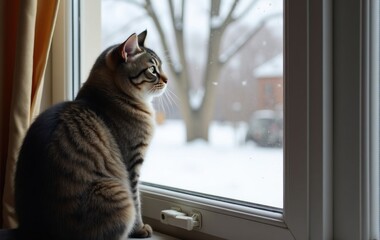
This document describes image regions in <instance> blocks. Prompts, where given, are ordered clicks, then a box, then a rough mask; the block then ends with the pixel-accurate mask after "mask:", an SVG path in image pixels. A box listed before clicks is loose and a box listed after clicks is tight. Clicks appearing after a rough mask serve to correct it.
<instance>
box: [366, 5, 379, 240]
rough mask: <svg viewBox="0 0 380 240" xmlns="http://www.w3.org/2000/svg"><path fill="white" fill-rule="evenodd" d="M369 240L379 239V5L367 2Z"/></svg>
mask: <svg viewBox="0 0 380 240" xmlns="http://www.w3.org/2000/svg"><path fill="white" fill-rule="evenodd" d="M369 7H370V13H369V16H370V18H369V19H370V20H369V23H370V24H369V51H368V52H369V56H368V57H369V82H370V83H369V85H370V96H371V97H370V142H371V143H370V158H371V163H370V164H371V165H370V169H371V188H372V189H371V191H370V194H371V233H370V234H371V236H370V237H371V239H379V237H380V208H379V206H380V203H379V201H380V182H379V181H380V138H379V136H380V117H379V116H380V114H379V113H380V3H379V1H378V0H374V1H369Z"/></svg>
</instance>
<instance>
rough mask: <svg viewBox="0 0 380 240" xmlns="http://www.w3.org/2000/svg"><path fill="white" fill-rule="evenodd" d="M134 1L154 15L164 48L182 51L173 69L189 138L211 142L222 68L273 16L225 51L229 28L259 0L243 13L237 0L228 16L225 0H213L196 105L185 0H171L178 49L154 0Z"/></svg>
mask: <svg viewBox="0 0 380 240" xmlns="http://www.w3.org/2000/svg"><path fill="white" fill-rule="evenodd" d="M130 2H132V3H134V4H137V5H140V6H141V7H142V8H144V9H145V10H146V12H147V14H148V15H149V16H150V17H151V19H152V20H153V22H154V24H155V27H156V28H157V31H158V34H159V36H160V39H161V43H162V46H163V49H164V51H165V52H167V53H168V55H169V56H173V51H176V52H177V54H178V62H177V63H174V64H171V65H170V70H171V72H172V73H173V76H174V77H175V78H176V79H175V82H176V86H177V89H176V90H177V91H176V92H177V94H178V97H179V98H180V99H181V101H180V102H179V105H180V109H181V113H182V117H183V119H184V121H185V125H186V133H187V141H192V140H195V139H204V140H206V141H207V140H208V129H209V125H210V122H211V120H212V117H213V114H214V113H213V111H214V106H215V104H216V102H215V101H216V97H215V96H216V88H215V86H214V85H215V84H216V83H217V82H218V80H219V77H220V72H221V69H222V68H223V67H224V66H225V65H226V64H227V63H228V62H229V61H230V60H231V58H233V57H234V56H235V54H236V53H237V52H239V51H240V50H241V49H243V48H244V46H245V45H246V44H247V43H248V42H249V40H250V39H252V38H253V37H254V36H255V35H256V34H257V33H258V32H259V31H260V30H261V29H262V28H263V27H264V26H265V23H266V21H267V20H268V19H270V18H272V17H273V16H268V17H265V18H264V19H262V20H261V22H259V23H258V24H256V26H255V27H254V28H252V29H250V31H249V32H248V33H247V34H244V36H242V38H241V39H236V41H234V42H233V43H232V44H230V47H229V48H227V49H225V51H223V52H221V43H222V41H223V37H224V36H225V33H226V30H227V28H228V27H229V26H231V25H232V24H233V23H234V22H237V21H239V20H240V19H242V18H243V17H244V16H245V15H246V14H248V13H249V12H250V10H251V9H252V8H253V6H255V4H256V3H257V2H258V0H252V1H251V2H250V4H249V5H248V6H247V7H246V8H245V9H244V10H243V11H240V12H239V13H238V12H237V11H236V9H237V7H238V5H239V2H240V1H239V0H235V1H234V2H233V3H232V4H231V6H230V8H229V10H228V12H227V14H226V15H225V16H222V13H221V12H222V11H221V4H222V3H221V0H210V4H211V6H210V12H209V21H208V22H209V32H208V37H207V39H208V40H207V46H208V47H207V51H208V52H207V54H206V56H207V57H206V58H207V59H206V63H208V65H207V67H206V68H205V69H204V72H203V74H202V77H201V78H202V80H201V83H202V85H203V91H202V93H203V94H202V98H201V101H200V104H198V105H197V106H194V104H192V102H191V100H192V97H193V96H192V93H191V82H192V81H191V80H192V77H193V76H192V74H190V71H189V66H188V65H187V62H186V59H187V54H188V53H187V52H186V49H185V42H184V19H185V14H186V11H185V1H184V0H182V2H181V4H179V5H176V6H175V5H174V3H173V0H168V5H169V9H170V17H171V24H172V28H173V29H174V33H175V42H176V48H173V47H169V43H168V39H167V36H168V34H165V32H164V28H163V26H162V23H161V22H160V21H159V16H158V13H157V12H156V10H155V8H154V7H153V5H152V2H151V0H145V3H143V4H141V3H140V2H136V1H133V0H130ZM175 8H176V9H175ZM176 10H177V11H176ZM178 10H179V11H178ZM277 15H278V14H277Z"/></svg>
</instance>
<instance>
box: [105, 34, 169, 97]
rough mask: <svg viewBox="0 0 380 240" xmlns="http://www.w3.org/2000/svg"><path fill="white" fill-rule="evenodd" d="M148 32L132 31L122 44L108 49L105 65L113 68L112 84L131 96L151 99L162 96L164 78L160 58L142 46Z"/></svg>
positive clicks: (165, 79)
mask: <svg viewBox="0 0 380 240" xmlns="http://www.w3.org/2000/svg"><path fill="white" fill-rule="evenodd" d="M146 35H147V31H146V30H145V31H144V32H142V33H140V34H139V35H136V34H135V33H134V34H132V35H131V36H129V37H128V38H127V40H125V41H124V42H123V43H122V44H120V45H116V46H115V47H113V48H111V49H110V50H108V52H107V54H106V65H107V67H108V68H109V69H110V70H111V71H113V72H114V73H115V74H114V82H115V85H116V86H117V87H118V88H119V89H120V90H121V91H122V92H124V93H125V94H128V95H130V96H134V97H138V98H142V99H151V98H152V97H155V96H159V95H161V94H162V93H163V92H164V91H165V88H166V84H167V81H168V79H167V77H166V75H165V74H164V72H163V70H162V62H161V59H160V58H159V57H158V56H157V54H156V53H155V52H154V51H153V50H151V49H149V48H147V47H145V38H146Z"/></svg>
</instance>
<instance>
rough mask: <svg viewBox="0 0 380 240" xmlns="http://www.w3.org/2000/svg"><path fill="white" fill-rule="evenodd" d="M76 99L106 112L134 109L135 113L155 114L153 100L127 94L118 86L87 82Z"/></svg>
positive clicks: (151, 115) (127, 111)
mask: <svg viewBox="0 0 380 240" xmlns="http://www.w3.org/2000/svg"><path fill="white" fill-rule="evenodd" d="M76 100H78V101H86V102H88V103H90V104H91V105H92V106H94V107H96V108H97V109H98V110H99V111H103V112H104V113H106V112H119V113H122V112H126V113H129V112H130V111H131V110H133V111H134V112H135V113H138V114H145V115H147V117H149V116H150V117H153V116H154V109H153V107H152V103H151V101H149V100H148V99H140V98H136V97H133V96H129V95H126V94H125V93H124V92H122V91H120V90H119V89H117V87H109V86H101V85H99V84H93V83H85V84H84V86H83V87H82V88H81V89H80V91H79V93H78V95H77V97H76Z"/></svg>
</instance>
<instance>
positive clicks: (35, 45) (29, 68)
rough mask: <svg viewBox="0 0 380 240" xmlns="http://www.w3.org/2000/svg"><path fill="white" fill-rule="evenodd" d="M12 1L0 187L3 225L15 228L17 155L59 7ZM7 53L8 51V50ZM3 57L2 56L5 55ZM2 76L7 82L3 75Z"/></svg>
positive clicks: (42, 0)
mask: <svg viewBox="0 0 380 240" xmlns="http://www.w3.org/2000/svg"><path fill="white" fill-rule="evenodd" d="M6 1H8V0H6ZM13 1H14V0H12V1H8V2H13ZM16 2H19V5H18V4H16V7H15V8H14V9H13V11H18V13H16V12H14V13H11V14H16V15H18V16H19V17H18V20H17V21H18V24H17V26H18V27H17V41H16V44H15V45H14V47H15V51H14V52H15V64H14V66H13V68H12V69H11V71H12V72H13V74H12V75H13V82H12V84H8V85H9V86H8V89H7V87H4V86H3V91H4V92H7V91H8V92H11V94H10V96H9V100H10V105H9V110H8V112H7V110H6V109H5V108H4V107H3V108H2V111H3V112H2V113H1V117H2V118H7V117H9V121H8V122H9V127H8V131H4V129H7V128H6V126H4V124H5V122H7V121H6V120H5V121H2V124H3V126H2V127H3V128H2V129H3V132H2V134H3V135H4V134H5V135H7V137H8V142H7V143H4V142H3V143H2V145H3V148H2V151H6V153H5V154H1V156H2V159H1V161H2V163H3V164H1V165H2V166H4V167H5V171H4V180H3V182H4V183H3V184H4V186H0V189H2V188H1V187H3V192H2V200H3V202H2V203H3V204H2V219H3V227H4V228H15V227H17V220H16V217H15V211H14V196H13V193H14V189H13V187H14V184H13V180H14V173H15V167H16V162H17V156H18V151H19V148H20V146H21V144H22V141H23V138H24V136H25V133H26V131H27V129H28V127H29V125H30V123H31V122H32V121H33V118H34V117H35V115H36V114H37V113H38V110H39V104H40V103H39V102H37V99H39V98H38V94H40V92H41V88H42V86H43V77H44V73H45V69H46V64H47V57H48V53H49V50H50V45H51V39H52V35H53V29H54V25H55V19H56V15H57V10H58V6H59V0H21V1H16ZM17 5H18V6H17ZM5 21H7V20H5ZM5 47H6V48H7V47H8V46H5ZM9 47H12V46H9ZM10 52H11V53H10V54H12V51H10ZM7 57H8V56H5V58H7ZM9 57H11V56H9ZM8 71H9V69H8ZM5 77H6V76H5ZM4 79H6V81H11V80H10V79H7V78H4ZM4 85H6V84H4ZM4 95H6V94H4ZM8 95H9V94H8ZM3 99H4V98H3ZM5 104H6V103H5ZM4 138H5V139H6V137H2V139H4ZM4 145H7V149H4ZM4 156H5V157H4ZM4 163H5V164H4ZM0 183H1V182H0Z"/></svg>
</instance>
